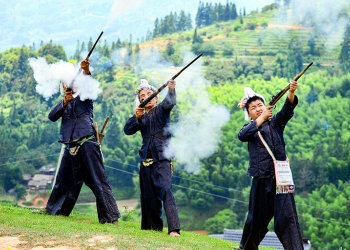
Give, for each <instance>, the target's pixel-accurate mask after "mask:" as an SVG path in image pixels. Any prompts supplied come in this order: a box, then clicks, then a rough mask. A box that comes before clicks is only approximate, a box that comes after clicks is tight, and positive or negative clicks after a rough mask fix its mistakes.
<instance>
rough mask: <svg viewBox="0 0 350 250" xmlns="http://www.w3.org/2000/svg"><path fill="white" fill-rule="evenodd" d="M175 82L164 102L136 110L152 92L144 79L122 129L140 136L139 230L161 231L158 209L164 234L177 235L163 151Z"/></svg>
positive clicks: (169, 86)
mask: <svg viewBox="0 0 350 250" xmlns="http://www.w3.org/2000/svg"><path fill="white" fill-rule="evenodd" d="M175 85H176V83H175V81H174V80H170V81H169V84H168V88H169V89H168V93H167V95H166V97H165V99H164V100H163V101H162V102H161V103H160V104H158V105H157V101H158V97H157V96H156V97H154V98H153V99H152V100H151V101H150V102H148V103H147V104H146V106H145V108H139V107H138V106H139V103H140V101H143V100H145V99H146V98H147V97H149V96H150V95H152V94H153V93H154V92H156V89H155V88H154V87H152V86H150V85H149V84H148V82H147V80H145V79H141V85H140V86H139V87H138V89H137V91H136V93H135V94H136V111H135V114H134V115H133V116H132V117H131V118H129V119H128V121H127V122H126V124H125V126H124V132H125V134H127V135H132V134H135V133H136V132H137V131H140V132H141V135H142V147H141V150H140V151H139V154H140V157H141V164H140V190H141V213H142V219H141V229H145V230H149V229H151V230H158V231H162V230H163V219H162V206H163V205H164V210H165V214H166V217H167V222H168V234H169V235H170V236H180V221H179V217H178V212H177V208H176V204H175V199H174V196H173V193H172V191H171V185H172V181H171V174H172V173H171V159H168V158H167V157H166V156H165V155H164V153H163V151H164V148H165V147H167V146H168V144H169V141H170V137H171V135H170V133H169V130H168V129H167V126H168V125H169V122H170V111H171V110H172V108H173V107H174V106H175V104H176V93H175Z"/></svg>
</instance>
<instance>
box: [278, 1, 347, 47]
mask: <svg viewBox="0 0 350 250" xmlns="http://www.w3.org/2000/svg"><path fill="white" fill-rule="evenodd" d="M349 4H350V0H334V1H332V2H329V1H327V0H309V1H303V0H293V1H292V3H291V6H290V7H289V8H285V7H284V8H281V9H280V11H279V12H278V14H277V20H278V23H279V24H284V25H295V24H303V26H306V27H307V26H310V27H314V30H315V33H316V34H317V35H321V36H323V37H325V38H326V42H325V45H326V48H328V49H329V50H332V49H334V48H335V47H336V46H337V45H339V44H340V43H341V41H342V38H343V35H344V31H345V28H346V25H347V24H348V20H349V19H348V18H346V17H344V16H343V15H342V14H344V13H346V12H347V10H348V8H349ZM280 35H284V34H283V32H280Z"/></svg>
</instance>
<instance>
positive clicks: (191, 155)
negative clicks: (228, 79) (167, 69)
mask: <svg viewBox="0 0 350 250" xmlns="http://www.w3.org/2000/svg"><path fill="white" fill-rule="evenodd" d="M194 57H195V56H194V55H193V54H191V53H188V54H186V56H185V59H184V61H185V62H190V61H191V60H193V58H194ZM210 85H211V82H210V81H208V80H206V79H205V78H204V74H203V70H202V60H201V59H198V60H197V61H196V62H195V63H194V64H192V65H191V66H190V67H189V68H188V69H186V71H184V72H183V73H182V74H181V75H180V76H179V79H178V84H177V85H176V91H177V101H178V103H182V104H187V105H185V106H186V107H185V108H184V109H183V110H181V114H180V116H179V118H178V121H177V122H176V123H171V124H170V127H169V129H170V132H171V133H172V135H173V138H172V140H171V142H170V144H169V147H168V148H166V149H165V150H164V153H165V155H166V156H167V157H170V156H173V155H175V156H176V158H175V159H176V163H177V164H180V165H183V166H184V168H185V170H186V171H187V172H189V173H195V174H196V173H199V172H200V168H201V160H202V159H205V158H207V157H209V156H211V155H212V154H213V153H215V151H216V150H217V148H218V146H219V144H220V143H221V136H222V132H221V128H222V127H223V126H224V125H225V124H226V123H227V122H228V121H229V120H230V112H229V110H228V109H227V108H226V107H225V106H221V105H215V104H212V103H211V101H210V95H209V93H208V92H207V90H206V88H207V87H208V86H210Z"/></svg>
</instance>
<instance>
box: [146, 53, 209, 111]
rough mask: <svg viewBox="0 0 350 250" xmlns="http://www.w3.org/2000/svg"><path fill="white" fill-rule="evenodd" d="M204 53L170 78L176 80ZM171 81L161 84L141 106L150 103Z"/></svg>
mask: <svg viewBox="0 0 350 250" xmlns="http://www.w3.org/2000/svg"><path fill="white" fill-rule="evenodd" d="M202 55H203V53H201V54H199V55H198V56H197V57H196V58H195V59H193V60H192V61H191V62H190V63H189V64H187V65H186V66H185V67H184V68H183V69H181V70H180V71H179V72H177V73H176V75H174V76H173V77H172V78H171V79H170V80H175V78H176V77H178V76H179V75H180V74H181V73H182V72H183V71H184V70H185V69H187V68H188V67H189V66H190V65H191V64H192V63H194V62H195V61H196V60H197V59H198V58H199V57H201V56H202ZM168 84H169V81H167V82H166V83H164V84H163V85H162V86H160V88H159V89H157V91H156V92H154V93H153V94H152V95H150V96H149V97H147V98H146V99H145V100H144V101H143V102H142V103H141V104H140V105H139V108H144V107H145V106H146V104H147V103H149V101H150V100H152V99H153V97H155V96H156V95H158V94H159V92H160V91H162V90H163V89H164V88H165V87H166V86H168Z"/></svg>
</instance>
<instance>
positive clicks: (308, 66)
mask: <svg viewBox="0 0 350 250" xmlns="http://www.w3.org/2000/svg"><path fill="white" fill-rule="evenodd" d="M312 64H313V62H311V63H309V64H308V65H307V66H306V67H305V68H304V69H303V70H302V71H301V72H300V73H299V74H298V75H297V76H296V77H294V79H293V80H294V81H298V79H299V78H300V77H301V76H302V75H304V73H305V72H306V70H308V69H309V68H310V66H311V65H312ZM289 87H290V83H289V84H288V85H287V87H285V88H284V89H282V90H281V91H280V92H279V93H278V94H277V95H274V96H272V100H271V101H270V102H269V105H271V106H274V105H275V104H276V103H277V102H278V101H279V100H280V99H281V98H282V96H283V95H284V94H285V93H286V92H287V91H288V90H289Z"/></svg>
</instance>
